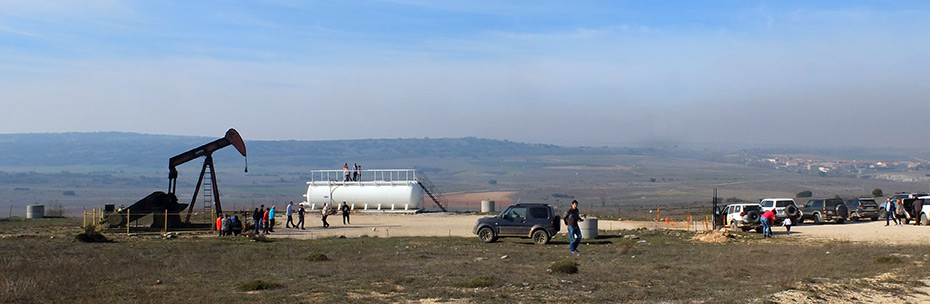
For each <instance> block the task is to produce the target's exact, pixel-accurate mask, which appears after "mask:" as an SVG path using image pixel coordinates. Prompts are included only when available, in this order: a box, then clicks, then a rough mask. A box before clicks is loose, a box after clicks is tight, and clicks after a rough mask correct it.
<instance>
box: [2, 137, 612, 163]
mask: <svg viewBox="0 0 930 304" xmlns="http://www.w3.org/2000/svg"><path fill="white" fill-rule="evenodd" d="M215 139H216V138H208V137H194V136H172V135H150V134H139V133H123V132H97V133H44V134H0V155H2V157H0V166H14V167H22V166H134V167H150V168H163V167H166V166H167V162H168V159H169V158H170V157H172V156H174V155H177V154H180V153H183V152H185V151H188V150H190V149H193V148H195V147H198V146H200V145H202V144H205V143H208V142H210V141H213V140H215ZM246 147H247V150H248V154H249V160H250V162H260V163H262V164H263V165H265V166H287V165H293V164H301V165H309V166H321V167H331V166H333V165H334V164H337V163H341V162H344V161H345V160H347V159H350V160H351V159H364V160H389V159H409V158H423V157H435V158H488V157H525V156H533V155H551V154H567V153H572V154H579V153H580V154H585V153H604V152H605V151H604V150H605V148H567V147H560V146H555V145H548V144H528V143H518V142H511V141H506V140H503V141H502V140H492V139H482V138H474V137H466V138H436V139H431V138H409V139H404V138H399V139H363V140H326V141H297V140H286V141H250V140H248V139H246ZM610 150H612V151H611V152H618V150H617V149H610ZM626 152H630V151H626ZM214 157H215V158H216V159H217V161H230V160H235V161H239V160H238V159H239V158H241V157H240V156H239V155H238V153H236V151H235V149H232V148H227V149H223V150H219V151H217V152H216V153H215V154H214Z"/></svg>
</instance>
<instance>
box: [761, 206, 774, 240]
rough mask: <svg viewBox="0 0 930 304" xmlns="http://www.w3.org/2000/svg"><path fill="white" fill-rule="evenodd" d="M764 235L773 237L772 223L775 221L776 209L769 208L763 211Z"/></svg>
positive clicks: (764, 236)
mask: <svg viewBox="0 0 930 304" xmlns="http://www.w3.org/2000/svg"><path fill="white" fill-rule="evenodd" d="M760 222H762V237H763V238H767V237H769V238H770V237H772V224H774V223H775V211H774V210H769V211H766V212H764V213H762V220H761V221H760Z"/></svg>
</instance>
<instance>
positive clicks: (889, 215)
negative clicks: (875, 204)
mask: <svg viewBox="0 0 930 304" xmlns="http://www.w3.org/2000/svg"><path fill="white" fill-rule="evenodd" d="M895 205H897V204H895V203H894V202H892V201H891V198H890V197H889V198H887V199H885V226H888V224H891V221H894V225H895V226H897V225H898V218H897V217H895Z"/></svg>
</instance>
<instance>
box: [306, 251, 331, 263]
mask: <svg viewBox="0 0 930 304" xmlns="http://www.w3.org/2000/svg"><path fill="white" fill-rule="evenodd" d="M304 260H306V261H311V262H325V261H329V257H327V256H326V255H325V254H322V253H314V254H311V255H308V256H307V257H305V258H304Z"/></svg>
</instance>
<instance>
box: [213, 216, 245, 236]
mask: <svg viewBox="0 0 930 304" xmlns="http://www.w3.org/2000/svg"><path fill="white" fill-rule="evenodd" d="M216 231H217V233H218V234H219V236H231V235H232V236H238V235H239V234H240V233H242V221H241V220H240V219H239V217H238V216H235V215H232V216H230V215H229V214H228V213H227V214H226V215H225V216H224V215H223V214H222V213H221V214H220V215H219V216H218V217H217V218H216Z"/></svg>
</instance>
